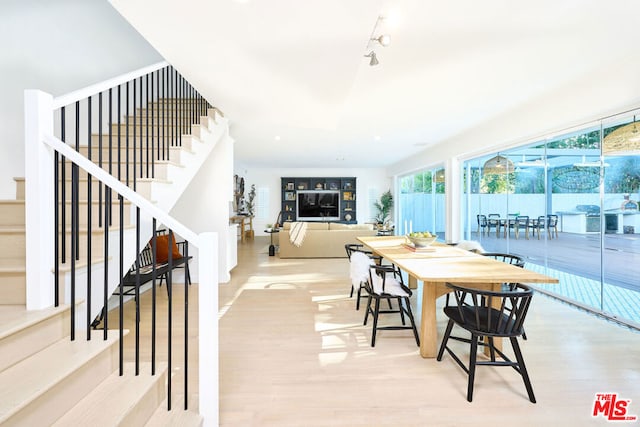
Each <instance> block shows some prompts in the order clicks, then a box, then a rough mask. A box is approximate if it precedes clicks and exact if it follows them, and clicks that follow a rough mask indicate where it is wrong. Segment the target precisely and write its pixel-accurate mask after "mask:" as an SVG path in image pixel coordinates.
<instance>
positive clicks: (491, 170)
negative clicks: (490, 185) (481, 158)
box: [482, 154, 514, 175]
mask: <svg viewBox="0 0 640 427" xmlns="http://www.w3.org/2000/svg"><path fill="white" fill-rule="evenodd" d="M513 171H514V166H513V162H512V161H511V160H509V159H507V158H506V157H504V156H501V155H500V154H498V155H497V156H495V157H492V158H490V159H489V160H487V161H486V162H485V163H484V166H483V168H482V173H483V174H485V175H504V174H507V173H510V172H513Z"/></svg>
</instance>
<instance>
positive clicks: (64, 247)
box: [60, 107, 67, 264]
mask: <svg viewBox="0 0 640 427" xmlns="http://www.w3.org/2000/svg"><path fill="white" fill-rule="evenodd" d="M60 114H61V116H60V119H61V121H62V123H61V135H60V139H61V140H62V142H66V134H67V128H66V126H67V125H66V120H65V119H66V116H67V113H66V108H65V107H62V108H61V109H60ZM60 163H61V167H62V179H61V182H62V185H61V190H62V195H61V200H60V207H61V211H62V220H61V222H60V226H61V227H62V230H61V232H62V233H61V236H60V242H61V244H62V248H61V251H62V263H63V264H65V263H66V262H67V171H66V169H67V165H66V159H65V157H64V156H61V158H60Z"/></svg>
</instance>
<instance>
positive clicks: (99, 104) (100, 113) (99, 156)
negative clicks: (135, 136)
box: [98, 92, 102, 227]
mask: <svg viewBox="0 0 640 427" xmlns="http://www.w3.org/2000/svg"><path fill="white" fill-rule="evenodd" d="M98 166H99V167H100V168H102V92H100V93H99V94H98ZM98 227H102V184H101V183H100V182H98Z"/></svg>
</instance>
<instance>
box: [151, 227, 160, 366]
mask: <svg viewBox="0 0 640 427" xmlns="http://www.w3.org/2000/svg"><path fill="white" fill-rule="evenodd" d="M152 227H153V235H152V237H151V259H152V260H153V266H152V267H151V375H155V374H156V279H157V270H156V264H157V263H158V260H157V259H156V253H157V252H156V250H157V248H158V243H157V234H156V227H157V224H156V219H155V218H153V223H152Z"/></svg>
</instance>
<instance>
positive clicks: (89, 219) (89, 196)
mask: <svg viewBox="0 0 640 427" xmlns="http://www.w3.org/2000/svg"><path fill="white" fill-rule="evenodd" d="M91 150H92V147H91V97H89V98H87V158H88V159H89V160H91V159H92V157H93V156H92V153H91ZM91 193H92V191H91V175H90V174H89V173H87V341H90V340H91V272H92V270H93V268H92V265H91V240H92V239H91V228H92V227H91V225H92V224H91V222H92V215H91V214H92V212H91V210H92V209H93V195H92V194H91Z"/></svg>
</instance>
